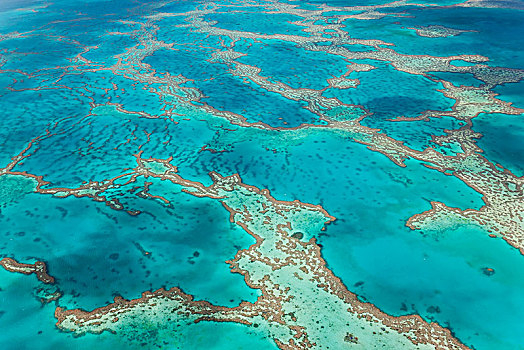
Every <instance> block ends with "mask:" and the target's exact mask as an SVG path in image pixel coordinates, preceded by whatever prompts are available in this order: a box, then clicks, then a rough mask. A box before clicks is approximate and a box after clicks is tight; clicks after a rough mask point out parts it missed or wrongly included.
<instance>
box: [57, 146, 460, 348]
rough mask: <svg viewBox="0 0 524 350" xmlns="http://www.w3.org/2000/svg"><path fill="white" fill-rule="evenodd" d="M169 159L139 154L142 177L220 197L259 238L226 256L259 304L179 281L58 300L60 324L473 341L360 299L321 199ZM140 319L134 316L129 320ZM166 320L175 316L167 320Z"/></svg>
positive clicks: (335, 340)
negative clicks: (282, 197) (209, 296)
mask: <svg viewBox="0 0 524 350" xmlns="http://www.w3.org/2000/svg"><path fill="white" fill-rule="evenodd" d="M169 161H170V159H168V160H160V159H152V158H149V159H144V158H141V155H140V154H139V155H137V162H138V166H137V167H136V168H135V169H134V170H135V172H136V174H137V175H138V176H145V177H154V178H158V179H161V180H166V181H170V182H172V183H173V184H177V185H180V186H182V189H183V191H185V192H187V193H190V194H192V195H194V196H197V197H207V198H213V199H216V200H219V201H220V202H221V203H222V205H223V206H224V207H225V208H226V209H227V210H228V211H229V213H230V220H231V222H234V223H236V224H237V225H239V226H240V227H242V228H243V229H244V230H245V231H246V232H247V233H248V234H250V235H251V236H252V237H253V238H254V239H255V243H254V244H253V245H251V246H250V247H249V248H248V249H243V250H240V251H238V252H237V254H236V256H235V257H234V258H233V259H232V260H230V261H228V263H229V264H230V267H231V271H232V272H234V273H239V274H241V275H243V276H244V279H245V282H246V284H248V285H249V286H250V287H251V288H255V289H259V290H260V291H261V296H260V297H259V298H258V299H257V301H256V302H255V303H249V302H242V303H241V304H240V305H238V306H237V307H232V308H229V307H222V306H215V305H212V304H210V303H208V302H206V301H195V300H193V298H192V297H191V296H190V295H188V294H185V293H184V292H182V291H181V290H180V289H178V288H173V289H170V290H164V289H160V290H157V291H154V292H145V293H143V295H142V297H141V298H139V299H135V300H125V299H123V298H121V297H118V298H115V302H114V303H112V304H110V305H107V306H104V307H101V308H98V309H95V310H93V311H91V312H88V311H83V310H80V309H75V310H65V309H62V308H57V309H56V312H55V316H56V317H57V319H58V322H57V326H58V327H59V328H60V329H62V330H65V331H71V332H74V333H75V334H84V333H87V332H90V333H100V332H103V331H106V330H107V331H110V332H115V333H121V334H123V335H125V332H126V327H129V325H130V323H132V322H136V320H137V319H140V320H145V322H148V323H149V324H151V323H153V324H156V325H157V326H159V327H160V326H165V325H166V324H169V323H172V324H173V325H174V324H175V323H177V322H201V321H215V322H236V323H241V324H245V325H248V326H253V327H258V329H259V330H260V331H263V332H265V333H266V334H267V335H268V336H269V337H271V338H272V339H274V341H275V342H276V344H277V345H278V347H279V348H281V349H321V348H323V349H325V348H332V349H333V348H337V349H338V348H342V347H348V348H349V347H359V346H360V347H361V348H366V349H372V348H381V347H382V346H385V347H386V348H388V349H406V348H418V349H467V347H466V346H465V345H463V344H462V343H461V342H460V341H458V340H457V339H456V338H454V337H453V336H452V335H451V332H450V331H449V330H448V329H445V328H442V327H441V326H439V325H438V324H436V323H427V322H425V321H424V320H423V319H422V318H421V317H420V316H418V315H417V316H414V315H411V316H401V317H393V316H390V315H387V314H385V313H383V312H382V311H380V310H379V309H378V308H377V307H375V306H374V305H373V304H370V303H364V302H362V301H360V300H359V299H358V298H357V296H356V295H355V294H353V293H351V292H350V291H349V290H348V289H347V288H346V286H345V285H344V284H343V283H342V281H341V280H340V279H339V278H337V277H336V276H334V274H333V273H332V272H331V270H329V269H328V268H327V267H326V263H325V261H324V259H323V258H322V256H321V253H320V247H319V245H318V244H317V243H316V238H315V235H316V234H318V233H319V232H320V231H322V230H324V229H325V224H327V223H329V222H331V221H333V220H335V218H334V217H332V216H330V215H329V214H328V213H327V212H326V211H325V210H324V209H323V208H322V207H321V206H315V205H311V204H305V203H302V202H299V201H297V200H295V201H292V202H287V201H279V200H276V199H275V198H273V197H272V196H271V195H270V193H269V191H268V190H260V189H258V188H256V187H253V186H249V185H246V184H244V183H242V181H241V179H240V177H239V176H238V175H232V176H228V177H222V176H221V175H219V174H217V173H214V172H213V173H210V176H211V178H212V180H213V184H212V185H210V186H204V185H203V184H202V183H199V182H193V181H190V180H186V179H184V178H182V177H181V176H180V175H178V174H177V169H176V167H174V166H172V165H171V164H170V163H169ZM133 320H135V321H133ZM168 320H169V321H168Z"/></svg>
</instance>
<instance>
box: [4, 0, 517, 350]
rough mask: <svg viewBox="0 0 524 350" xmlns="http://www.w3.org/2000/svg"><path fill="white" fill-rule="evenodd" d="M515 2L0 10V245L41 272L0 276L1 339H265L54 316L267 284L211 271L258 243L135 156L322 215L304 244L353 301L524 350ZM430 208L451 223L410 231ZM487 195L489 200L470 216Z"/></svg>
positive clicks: (84, 343) (8, 4)
mask: <svg viewBox="0 0 524 350" xmlns="http://www.w3.org/2000/svg"><path fill="white" fill-rule="evenodd" d="M523 9H524V1H513V2H509V1H508V2H497V1H473V0H470V1H468V2H467V4H466V5H464V4H463V2H461V1H442V2H438V6H437V5H435V4H434V2H429V1H420V0H419V1H414V2H402V1H401V2H398V3H397V2H395V3H390V2H388V1H378V0H377V1H371V2H368V1H350V0H344V1H342V0H322V1H316V0H311V1H307V2H303V1H292V0H289V1H284V0H280V1H277V0H275V1H273V0H268V1H262V0H254V1H222V0H220V1H215V2H212V3H211V2H208V1H187V0H179V1H176V0H175V1H153V0H149V1H139V2H136V1H125V0H115V1H104V0H89V1H76V0H75V1H72V0H68V1H65V0H56V1H53V2H50V1H44V0H34V1H21V0H8V1H2V2H1V3H0V111H1V112H2V127H1V128H0V150H1V152H0V259H2V258H12V259H14V260H16V261H17V262H19V263H22V264H33V263H35V262H36V261H41V262H44V263H45V264H46V266H47V272H48V274H49V275H50V276H52V277H54V279H55V281H54V283H53V284H45V283H43V282H42V281H41V280H39V279H38V278H37V276H36V275H35V274H34V273H32V274H31V273H30V274H29V275H27V273H26V274H23V273H16V272H17V271H13V268H11V269H9V268H5V269H2V268H0V329H2V332H0V347H2V348H3V349H156V348H163V349H278V348H283V347H279V344H278V343H277V342H275V341H274V338H275V337H276V336H274V337H273V335H268V334H273V333H267V332H266V331H265V330H262V329H258V328H254V327H251V326H246V325H245V324H242V323H238V322H215V321H212V320H211V321H209V322H187V323H183V324H182V325H180V324H177V325H176V327H174V326H173V327H170V324H169V323H164V324H162V326H159V325H158V323H151V324H148V323H147V320H137V321H136V322H137V323H136V325H135V326H133V327H135V328H133V327H131V328H126V330H125V331H120V332H119V331H117V332H109V331H105V332H102V333H100V334H98V333H97V332H91V331H86V332H83V333H81V334H76V333H75V332H72V331H71V330H68V329H65V328H63V327H60V325H59V324H57V323H60V321H59V320H58V319H57V317H55V310H56V309H57V307H60V308H62V309H67V310H73V309H82V310H88V311H91V310H95V309H97V308H99V307H103V306H105V305H108V304H110V303H112V302H113V299H114V297H115V296H121V297H123V298H125V299H127V300H132V299H137V298H140V297H141V295H142V293H143V292H145V291H155V290H158V289H160V288H165V289H170V288H172V287H178V288H180V289H181V290H182V291H183V292H184V293H186V294H188V295H191V296H193V298H194V299H195V300H204V301H207V302H209V303H210V304H213V305H219V306H223V307H226V308H234V307H235V306H237V305H239V304H240V303H241V302H242V301H246V302H250V303H255V302H256V301H257V299H258V298H260V297H261V295H263V293H264V291H263V290H261V289H258V288H254V287H253V286H252V285H250V284H249V283H246V279H245V276H242V275H241V274H239V273H232V272H231V271H230V267H229V263H226V261H228V260H231V259H233V258H234V257H235V254H237V252H238V251H240V250H242V249H248V248H249V247H251V246H252V245H254V244H255V243H256V239H255V238H254V237H253V236H251V235H248V234H246V232H245V230H244V229H243V228H242V227H241V226H239V225H237V224H235V223H234V222H231V221H230V212H228V211H227V210H225V209H224V207H225V206H226V205H225V204H224V205H223V204H221V202H220V201H217V200H215V199H214V198H209V197H206V196H195V195H191V194H188V193H187V188H188V187H187V185H186V184H180V183H178V184H173V183H168V181H162V179H160V178H156V177H154V178H153V177H144V176H138V175H137V177H135V178H134V177H133V176H134V175H133V174H136V173H135V171H136V170H133V169H135V167H137V157H138V158H140V157H141V158H143V159H145V158H149V157H151V158H154V159H160V160H164V159H169V162H170V164H172V165H173V166H176V167H177V170H178V173H177V174H179V175H180V177H181V178H183V179H187V180H190V181H192V182H199V183H202V184H203V185H204V186H211V185H212V184H213V181H212V178H210V177H209V176H208V173H210V172H216V173H219V174H221V175H222V176H229V175H232V174H239V175H240V177H241V179H242V182H243V183H244V184H246V185H249V186H253V187H256V188H258V189H268V190H269V191H270V193H271V196H273V197H274V198H275V199H276V200H278V201H295V200H297V201H299V202H300V203H310V204H313V205H320V206H321V207H322V208H323V210H325V211H326V212H327V213H329V215H331V216H333V217H335V218H336V220H334V221H333V222H332V223H330V224H329V225H327V226H326V228H325V230H323V231H321V233H320V234H319V235H318V237H317V240H316V243H315V244H317V245H318V246H319V247H320V248H321V254H322V258H323V259H324V260H325V263H326V266H327V268H329V270H331V271H332V272H333V274H334V275H335V276H337V277H338V278H340V280H341V281H342V282H343V284H344V285H345V286H346V287H347V290H348V291H349V292H352V293H354V294H355V295H356V296H357V297H358V300H360V301H363V302H366V303H371V304H372V305H374V306H376V307H377V308H378V309H380V310H382V312H384V313H386V314H388V315H390V316H392V317H397V316H402V315H420V316H421V317H422V319H423V320H424V321H426V322H428V323H429V322H436V323H438V324H439V325H440V326H442V327H445V328H447V329H449V330H450V331H451V334H452V336H453V337H455V338H456V339H458V340H459V341H460V342H461V343H462V344H464V346H465V347H468V348H471V349H478V350H491V349H493V350H514V349H515V350H516V349H524V278H523V276H524V256H523V254H524V249H523V248H522V246H520V245H519V244H520V243H518V239H516V240H514V241H512V240H511V239H510V238H508V237H513V236H511V235H514V236H516V237H521V238H522V237H524V232H523V231H524V224H523V221H522V220H523V216H524V214H523V212H522V211H520V209H522V206H523V204H522V203H524V194H523V191H524V184H523V183H524V178H523V176H524V163H523V161H524V142H522V140H523V138H524V119H523V118H524V109H523V108H524V82H522V79H523V78H524V50H523V49H522V47H523V45H524V36H522V32H523V30H524V10H523ZM462 55H468V56H467V57H466V56H462ZM470 56H471V57H473V56H475V57H477V58H475V59H471V60H470V59H469V58H468V57H470ZM480 56H482V57H481V58H479V57H480ZM432 57H437V58H439V60H436V61H431V63H427V62H428V60H430V59H431V58H432ZM443 58H446V59H443ZM468 60H469V61H468ZM437 61H438V62H437ZM435 62H437V63H435ZM442 62H444V63H442ZM457 62H462V63H463V64H461V63H457ZM455 63H456V64H455ZM486 72H488V73H486ZM335 78H340V79H339V80H337V79H335ZM472 91H473V92H472ZM479 96H484V97H479ZM485 96H489V97H485ZM335 104H340V106H342V107H339V108H341V110H344V111H346V112H343V113H347V114H343V115H342V116H341V114H336V113H339V112H338V111H339V110H335V109H334V108H333V105H335ZM424 113H426V114H424ZM335 114H336V116H334V115H335ZM337 118H338V119H337ZM386 139H387V140H386ZM431 152H434V153H435V154H438V156H434V153H431ZM392 154H393V155H392ZM396 155H399V156H398V157H399V158H396V157H397V156H396ZM438 157H442V158H438ZM396 159H401V160H400V161H395V160H396ZM436 159H437V160H436ZM474 162H476V163H475V165H471V164H473V163H474ZM479 169H480V170H479ZM492 173H493V174H495V175H493V176H492V175H489V174H492ZM497 176H500V177H497ZM484 178H485V179H486V180H485V181H484V180H483V179H484ZM488 178H489V179H490V180H488ZM502 178H503V179H504V180H499V179H502ZM510 183H511V184H512V185H508V184H510ZM504 184H506V185H504ZM499 185H500V186H499ZM503 186H506V187H503ZM507 186H510V187H507ZM511 186H515V187H514V188H513V187H511ZM501 188H507V191H508V192H507V193H506V192H503V190H501ZM492 198H494V199H492ZM505 199H507V203H510V204H507V203H506V202H505ZM435 202H439V203H443V204H445V206H446V207H448V208H453V210H455V212H457V213H461V214H460V215H463V213H466V214H464V216H461V218H463V219H461V220H459V219H453V217H451V216H446V217H445V218H444V219H442V218H435V219H433V217H432V216H429V219H426V220H430V221H431V220H434V221H431V222H435V224H434V225H431V224H427V223H424V225H426V226H424V227H422V226H421V225H422V224H420V225H419V224H416V225H409V222H410V220H411V219H410V218H413V217H414V216H416V215H417V214H420V213H424V212H426V211H428V210H430V209H431V208H432V205H433V204H434V203H435ZM487 207H489V208H490V210H491V209H492V210H493V212H496V213H499V214H497V215H492V216H482V219H476V216H475V215H477V213H484V210H485V208H487ZM519 208H520V209H519ZM246 210H250V208H247V207H246ZM509 212H511V213H513V214H514V215H512V216H511V217H510V216H509V214H507V213H509ZM457 215H459V214H457ZM482 215H484V214H482ZM486 215H488V214H486ZM490 215H491V214H490ZM497 217H499V218H500V217H503V218H505V219H499V220H498V219H497ZM439 220H440V221H439ZM490 220H491V221H490ZM497 220H498V221H497ZM485 222H493V224H489V225H491V226H489V225H488V224H485ZM417 225H418V226H417ZM488 226H489V227H488ZM515 227H516V229H515ZM506 232H507V233H506ZM512 242H513V243H512ZM515 242H517V243H515ZM4 267H5V266H4ZM18 272H19V271H18ZM290 286H291V288H292V287H293V284H292V282H290ZM57 291H58V292H59V294H60V296H59V297H58V298H56V299H53V300H46V299H49V297H48V296H49V294H50V293H51V292H57ZM298 307H299V306H298ZM133 329H134V330H133ZM135 331H136V334H135V333H133V332H135ZM328 333H329V332H328ZM339 345H340V346H339V347H336V348H340V349H346V348H349V347H350V345H351V344H349V343H344V344H343V343H340V344H339ZM377 347H378V345H377ZM294 348H297V349H302V348H303V347H301V346H299V345H296V346H295V347H294ZM316 348H319V349H322V348H325V347H323V346H322V344H316Z"/></svg>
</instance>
